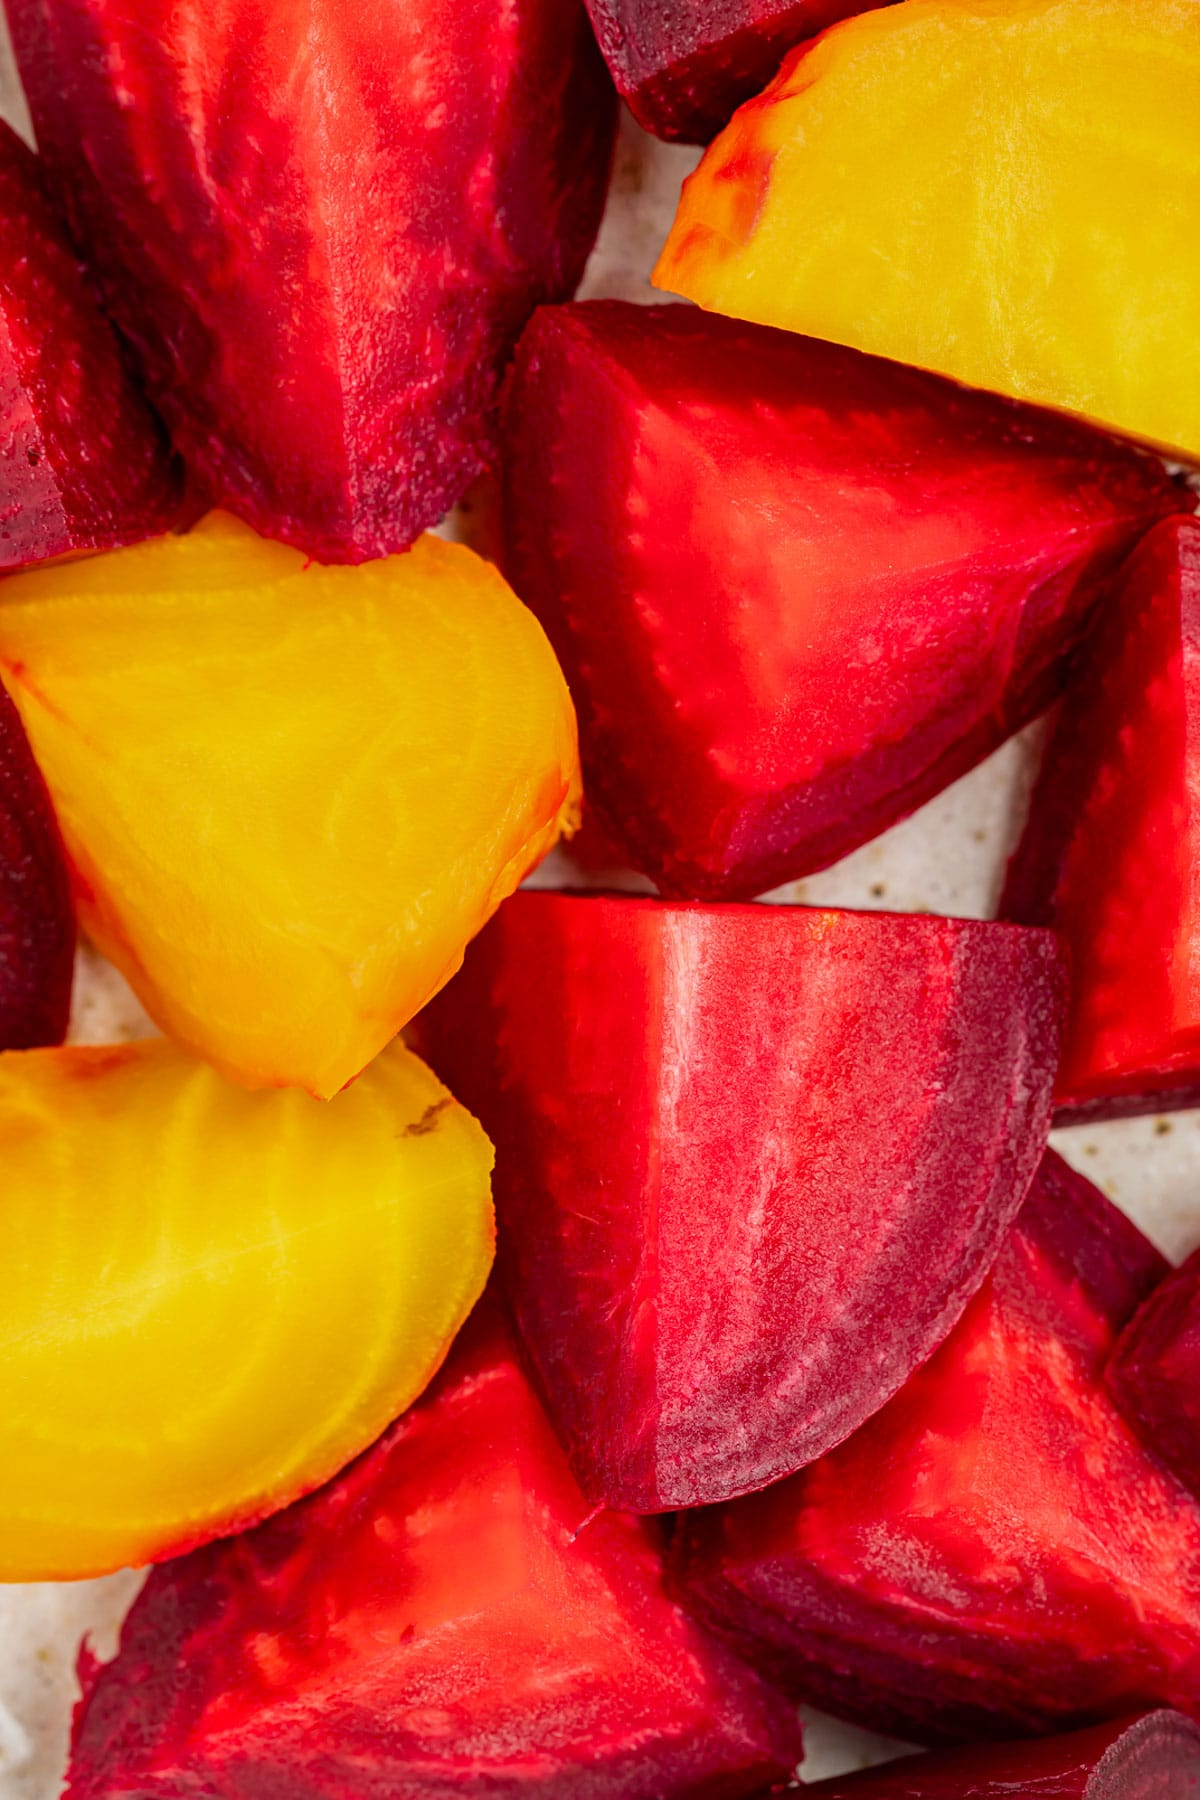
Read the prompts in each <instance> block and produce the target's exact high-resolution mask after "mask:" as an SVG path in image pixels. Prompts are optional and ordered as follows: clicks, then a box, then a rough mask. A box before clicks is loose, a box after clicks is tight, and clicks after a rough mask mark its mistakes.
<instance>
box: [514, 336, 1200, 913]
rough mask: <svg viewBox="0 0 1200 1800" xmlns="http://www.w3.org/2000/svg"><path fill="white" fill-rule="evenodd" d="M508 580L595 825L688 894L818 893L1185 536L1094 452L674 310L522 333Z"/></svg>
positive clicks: (1152, 479)
mask: <svg viewBox="0 0 1200 1800" xmlns="http://www.w3.org/2000/svg"><path fill="white" fill-rule="evenodd" d="M505 460H506V465H507V482H506V494H505V501H506V528H507V539H508V541H507V547H506V552H505V556H506V567H507V571H508V574H509V576H510V578H511V579H512V581H513V584H514V586H515V587H516V589H517V592H518V593H519V594H520V595H521V597H522V599H524V600H525V601H526V602H527V603H528V604H529V605H530V606H532V607H533V609H534V610H535V612H537V614H538V616H539V617H540V618H541V620H542V622H543V624H544V625H545V627H546V629H547V631H548V633H549V635H550V637H551V639H552V640H553V642H554V646H555V648H556V650H557V651H558V654H559V657H560V659H561V660H562V662H563V666H564V668H565V670H566V673H567V677H568V680H569V681H570V683H571V688H572V692H573V694H574V696H575V702H576V706H577V708H578V711H579V722H580V729H581V734H582V742H583V756H584V771H585V777H586V782H587V787H588V792H589V794H590V796H591V800H592V803H593V804H594V805H595V806H596V807H597V809H598V810H599V811H600V813H601V814H602V819H603V823H604V825H605V826H606V828H607V829H608V831H609V833H610V835H612V836H613V837H614V839H615V840H616V841H618V842H619V843H621V844H622V845H623V846H624V848H625V850H626V854H627V855H628V856H629V857H630V858H631V859H632V861H633V863H634V864H635V866H636V867H637V868H639V869H642V870H644V871H645V872H646V873H647V874H649V875H651V876H653V877H654V879H655V880H656V881H657V882H658V883H659V885H660V886H661V887H662V888H663V890H664V891H666V892H670V893H675V894H687V895H691V896H693V897H696V898H701V899H729V898H736V897H738V896H744V895H750V894H754V893H759V892H762V891H763V890H764V889H766V888H768V887H770V886H772V885H774V884H775V883H778V882H782V881H785V880H788V879H791V878H793V877H796V876H800V875H805V874H808V873H811V872H812V871H813V870H814V869H818V868H820V867H822V866H823V865H824V864H826V863H829V862H833V861H834V860H836V859H837V858H838V857H840V856H843V855H844V854H846V852H848V851H850V850H853V849H854V848H855V847H856V846H857V845H859V844H861V843H863V842H864V841H865V840H866V839H868V838H870V837H872V836H874V835H875V834H876V833H877V832H879V831H882V830H883V829H884V828H885V826H888V825H891V824H893V823H894V822H895V821H896V820H897V819H899V818H901V817H903V816H904V814H906V813H908V812H911V811H912V809H913V808H914V807H916V806H918V805H920V804H921V803H922V802H923V801H925V800H927V799H929V798H930V796H931V795H933V794H935V793H936V792H937V791H938V789H939V788H941V787H944V786H945V785H946V783H947V782H949V781H952V780H953V779H954V778H955V777H956V776H958V775H961V774H963V773H964V771H965V770H967V769H969V768H970V767H971V766H972V764H973V763H975V762H977V761H978V760H979V759H980V758H981V757H982V756H984V755H986V754H987V753H988V752H989V751H990V750H992V749H994V748H995V746H996V745H997V744H999V743H1000V742H1001V740H1002V739H1003V738H1005V737H1006V736H1007V735H1008V734H1009V733H1010V732H1012V731H1013V730H1015V729H1016V728H1017V727H1018V726H1019V725H1022V724H1023V723H1024V722H1025V721H1026V720H1027V719H1029V718H1031V717H1032V716H1033V715H1034V714H1035V713H1036V712H1037V711H1038V710H1039V709H1040V708H1042V707H1043V706H1045V705H1046V704H1048V702H1049V701H1050V700H1051V699H1052V698H1053V697H1054V695H1055V693H1056V692H1057V691H1058V689H1059V687H1060V685H1061V682H1062V680H1063V679H1064V676H1065V659H1066V653H1067V652H1068V651H1069V650H1070V649H1071V648H1073V646H1074V645H1075V643H1076V641H1077V639H1078V637H1079V636H1080V634H1081V631H1082V629H1083V627H1084V625H1085V624H1086V622H1087V618H1088V613H1089V609H1090V607H1091V604H1092V601H1093V598H1094V594H1095V591H1096V585H1097V581H1098V578H1099V577H1100V576H1101V575H1102V574H1106V573H1107V572H1108V571H1109V570H1110V569H1111V568H1112V566H1113V565H1114V563H1115V562H1117V561H1118V560H1119V559H1120V558H1121V557H1122V556H1123V555H1124V554H1125V552H1126V551H1127V550H1128V549H1129V548H1130V547H1131V545H1132V544H1133V542H1134V541H1135V540H1136V539H1137V537H1138V536H1139V535H1140V533H1141V532H1142V531H1143V530H1144V529H1145V528H1146V527H1147V526H1148V525H1151V524H1153V523H1154V522H1155V521H1156V520H1157V519H1158V518H1159V517H1161V516H1163V515H1164V514H1166V513H1169V512H1172V511H1176V512H1178V511H1179V510H1180V509H1181V506H1182V504H1183V502H1182V500H1181V497H1180V490H1179V489H1178V488H1177V487H1175V485H1174V484H1173V483H1171V482H1170V481H1169V480H1168V479H1167V477H1166V475H1165V474H1164V472H1163V470H1162V467H1161V465H1160V464H1158V463H1156V462H1155V461H1153V460H1152V459H1150V458H1148V457H1147V456H1145V455H1143V454H1142V453H1141V452H1139V451H1137V450H1134V449H1131V448H1130V447H1128V446H1125V445H1120V444H1117V443H1116V442H1114V441H1113V440H1110V439H1108V438H1105V437H1103V436H1101V435H1100V434H1099V433H1097V432H1095V431H1093V430H1091V429H1090V428H1088V427H1087V426H1083V425H1079V424H1076V423H1074V422H1071V421H1068V420H1065V419H1060V418H1057V417H1055V416H1052V415H1049V414H1046V413H1041V412H1037V411H1034V410H1032V409H1029V408H1022V407H1020V406H1018V405H1016V404H1014V403H1013V402H1011V401H1006V400H1001V399H997V398H995V397H993V396H989V395H984V394H979V393H973V392H970V391H968V390H966V389H963V388H958V387H955V386H954V385H953V384H951V383H949V382H946V381H944V380H941V379H939V378H938V377H936V376H932V375H925V374H922V373H920V372H919V371H917V370H914V369H906V368H903V367H901V366H899V365H898V364H895V363H887V362H883V361H880V360H878V359H876V358H872V357H867V356H861V355H859V354H858V353H857V352H856V351H853V350H845V349H842V348H839V347H838V346H835V345H832V344H825V343H820V342H817V341H816V340H814V339H807V338H800V337H795V336H793V335H791V334H790V333H787V332H775V331H770V330H766V329H764V328H763V327H760V326H753V325H744V324H740V323H738V322H736V321H733V320H728V319H723V318H718V317H715V316H713V315H711V314H705V313H702V312H700V311H699V310H698V309H694V308H687V307H653V308H650V307H642V306H631V305H623V304H621V303H620V302H615V301H600V302H591V303H587V304H583V305H579V306H570V307H560V308H555V309H552V310H547V311H545V312H541V313H539V314H538V315H537V317H536V318H535V319H534V320H533V322H532V323H531V325H530V327H529V329H528V331H527V332H526V334H525V336H524V338H523V340H522V343H521V347H520V349H519V352H518V355H517V359H516V365H515V372H514V378H513V383H512V387H511V390H510V396H509V402H508V408H507V414H506V427H505Z"/></svg>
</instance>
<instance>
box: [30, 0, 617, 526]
mask: <svg viewBox="0 0 1200 1800" xmlns="http://www.w3.org/2000/svg"><path fill="white" fill-rule="evenodd" d="M5 4H6V6H7V10H8V15H9V20H10V24H11V27H12V32H13V38H14V42H15V46H16V50H17V57H18V61H19V63H20V68H21V73H22V75H23V77H24V80H25V84H26V90H27V93H28V96H29V102H30V107H31V110H32V113H33V118H34V124H35V126H36V129H37V133H38V138H39V142H40V144H41V146H42V149H43V152H44V154H45V156H46V158H47V161H48V162H49V164H50V166H51V168H52V170H53V172H54V174H55V176H56V178H57V181H58V182H59V184H60V186H61V189H62V192H63V194H64V196H65V198H66V201H67V203H68V206H69V211H70V216H71V220H72V223H73V226H74V229H75V232H76V234H77V237H78V239H79V242H80V244H81V245H82V246H83V247H84V248H85V249H86V251H87V252H88V255H89V257H90V258H91V260H92V262H93V265H94V267H95V269H96V271H97V273H98V275H99V276H100V278H101V281H102V285H103V289H104V293H105V296H106V299H107V301H108V304H109V308H110V310H111V312H112V313H113V316H114V317H115V318H116V319H117V321H118V323H119V324H120V325H121V327H122V329H123V330H124V331H125V333H126V334H127V336H128V337H129V339H130V341H131V342H132V344H133V345H134V346H135V348H136V350H137V352H138V356H139V359H140V363H141V366H142V369H143V371H144V374H145V377H146V380H147V382H148V384H149V386H150V389H151V392H152V395H153V397H154V398H155V399H156V400H157V402H158V404H159V406H160V407H161V409H162V411H163V414H164V416H165V417H166V419H167V422H168V424H169V425H170V427H171V430H172V432H173V433H174V436H175V439H176V442H177V443H178V445H179V447H180V448H181V449H182V450H183V451H184V453H185V455H186V457H187V459H188V461H189V463H190V464H191V466H192V468H193V470H194V472H195V474H196V476H197V477H198V479H199V480H200V482H201V483H202V484H204V485H205V486H207V488H208V489H209V490H210V491H211V494H212V496H213V498H214V499H216V500H218V501H221V502H223V503H224V504H226V505H227V506H229V507H230V508H231V509H232V510H233V511H234V512H237V513H240V514H241V516H242V517H243V518H245V519H248V520H249V521H250V523H251V524H253V525H255V526H256V527H257V528H258V529H259V530H260V531H262V532H264V533H265V534H267V535H268V536H273V537H281V538H285V539H287V540H288V541H289V542H292V543H295V544H298V545H300V546H301V547H302V548H304V549H305V550H307V551H309V552H310V553H311V554H312V555H314V556H317V557H319V558H320V559H322V560H323V561H329V562H343V561H344V562H355V561H359V560H361V559H362V558H364V557H371V556H379V555H382V554H384V553H385V552H387V551H390V550H396V549H399V548H402V547H403V546H404V545H406V544H408V543H409V542H411V540H412V539H413V538H414V537H415V536H416V535H417V533H418V532H419V531H420V530H421V529H422V528H423V527H424V526H426V525H430V524H432V523H433V522H434V521H435V520H436V519H437V518H438V517H439V516H440V515H441V514H442V513H443V512H444V511H445V510H446V508H447V507H448V506H449V505H450V504H451V503H452V502H453V501H454V500H456V499H457V498H458V496H459V494H460V493H461V492H462V490H463V488H464V487H465V486H466V485H467V483H468V481H469V480H470V478H471V477H472V476H473V475H474V474H475V472H476V471H477V470H478V469H479V468H480V466H481V464H482V463H483V462H484V461H485V460H486V458H487V457H488V455H489V453H490V449H491V444H492V437H493V433H494V420H493V417H492V413H493V408H494V402H495V398H496V387H497V381H498V378H499V372H500V369H501V367H502V365H503V363H504V362H505V360H506V359H507V357H508V354H509V352H510V351H511V348H512V345H513V343H514V341H515V339H516V336H517V334H518V332H519V331H520V329H521V326H522V325H523V323H524V321H525V319H526V318H527V316H528V314H529V312H530V310H531V309H532V307H533V306H534V305H535V304H536V303H537V302H538V301H539V300H546V299H561V298H564V297H565V296H567V295H569V294H570V293H571V292H572V291H573V290H574V287H575V284H576V282H577V281H578V279H579V276H580V274H581V273H582V270H583V265H584V261H585V260H586V257H587V254H588V251H589V249H590V248H591V244H592V240H593V237H594V235H595V231H596V227H597V224H598V221H599V218H600V212H601V208H602V206H603V201H604V193H605V188H606V185H607V178H608V168H609V159H610V153H611V140H612V131H613V123H614V116H615V99H614V96H613V93H612V89H611V86H610V84H609V81H608V78H607V75H606V74H605V71H604V66H603V63H602V61H601V59H600V56H599V54H598V52H597V50H596V47H595V44H594V42H593V41H592V34H591V31H590V29H589V26H588V21H587V15H586V13H585V12H584V9H583V5H582V0H510V3H509V4H507V5H505V6H504V7H502V8H500V9H499V10H498V9H497V8H496V7H495V5H493V4H491V3H490V0H278V3H277V4H272V5H270V6H264V5H263V4H262V3H261V0H222V3H221V4H218V5H210V6H180V5H179V4H177V0H5Z"/></svg>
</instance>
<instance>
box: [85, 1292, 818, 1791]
mask: <svg viewBox="0 0 1200 1800" xmlns="http://www.w3.org/2000/svg"><path fill="white" fill-rule="evenodd" d="M587 1511H588V1509H587V1505H586V1502H585V1501H584V1499H583V1497H582V1495H581V1494H580V1492H579V1489H578V1488H577V1486H576V1485H575V1483H574V1481H573V1480H572V1479H571V1476H570V1474H569V1473H568V1471H567V1467H566V1464H565V1463H564V1461H563V1459H562V1454H561V1452H560V1451H559V1449H558V1446H557V1444H556V1443H555V1441H554V1438H553V1435H552V1433H551V1431H550V1428H549V1426H548V1425H547V1423H546V1420H545V1417H544V1415H543V1413H542V1412H541V1409H540V1408H539V1406H538V1404H537V1402H536V1400H535V1399H534V1397H533V1395H532V1393H531V1391H530V1389H529V1386H528V1383H527V1381H526V1379H525V1377H524V1375H523V1374H522V1373H521V1370H520V1367H519V1365H518V1363H517V1361H516V1360H515V1356H514V1352H513V1349H512V1345H511V1342H510V1340H509V1338H508V1336H507V1333H506V1332H505V1331H504V1330H503V1329H502V1328H501V1327H500V1325H499V1324H498V1323H497V1321H496V1320H495V1319H494V1318H493V1319H488V1318H486V1317H485V1318H484V1319H479V1318H477V1319H476V1320H475V1321H474V1322H473V1323H472V1324H471V1325H468V1327H467V1330H466V1332H465V1333H464V1335H463V1337H462V1339H460V1341H459V1344H458V1345H457V1346H456V1348H455V1349H454V1350H453V1351H452V1353H451V1358H450V1361H449V1363H448V1365H447V1367H446V1369H445V1370H444V1371H443V1374H442V1376H441V1377H440V1378H439V1380H438V1381H437V1382H436V1383H435V1385H434V1387H433V1388H431V1389H430V1390H429V1392H428V1393H427V1394H426V1395H425V1396H424V1397H423V1398H422V1400H420V1401H419V1402H418V1403H417V1405H416V1406H414V1407H413V1408H412V1410H411V1411H410V1412H408V1413H407V1414H405V1415H404V1417H403V1418H402V1419H400V1420H399V1422H398V1423H397V1424H396V1425H394V1426H393V1427H392V1428H391V1430H390V1431H389V1432H388V1433H387V1434H386V1435H385V1436H384V1437H383V1438H382V1439H381V1440H380V1442H379V1443H378V1444H377V1445H376V1447H375V1448H374V1449H373V1450H371V1451H368V1453H367V1455H366V1456H364V1457H362V1458H361V1459H360V1460H359V1461H358V1462H357V1463H355V1464H353V1465H352V1466H351V1467H350V1468H349V1469H348V1470H346V1471H345V1472H344V1473H343V1474H342V1475H340V1476H339V1477H338V1479H337V1480H336V1481H335V1482H333V1483H332V1485H331V1486H329V1487H327V1488H324V1489H322V1490H321V1491H320V1492H319V1493H317V1494H315V1495H313V1496H312V1497H311V1498H309V1499H308V1500H304V1501H301V1502H300V1504H299V1505H297V1506H294V1507H292V1508H291V1509H290V1510H289V1511H287V1512H284V1513H280V1514H278V1515H277V1516H276V1517H275V1518H274V1519H272V1520H271V1521H269V1522H268V1523H267V1524H265V1525H262V1526H260V1527H258V1528H257V1529H256V1530H255V1531H252V1532H250V1533H248V1534H247V1535H245V1536H243V1537H240V1538H232V1539H227V1540H226V1541H225V1542H223V1543H219V1544H212V1545H209V1546H207V1547H206V1548H205V1549H203V1550H199V1551H196V1552H195V1553H193V1554H192V1555H190V1556H187V1557H184V1558H183V1559H182V1560H180V1561H177V1562H174V1563H167V1564H164V1565H162V1566H161V1567H159V1568H157V1569H156V1570H155V1571H154V1572H153V1574H152V1575H151V1577H150V1580H149V1582H148V1584H147V1586H146V1588H145V1590H144V1591H143V1593H142V1595H141V1597H140V1599H139V1600H138V1601H137V1603H136V1605H135V1606H134V1609H133V1611H132V1613H131V1614H130V1616H129V1619H128V1621H127V1623H126V1625H125V1629H124V1632H123V1634H122V1638H121V1649H120V1653H119V1655H118V1657H117V1659H116V1661H115V1662H113V1663H111V1664H110V1665H109V1666H108V1667H107V1668H103V1669H97V1668H96V1667H95V1666H94V1665H93V1666H91V1667H89V1668H87V1669H86V1670H85V1671H84V1688H85V1693H84V1699H83V1701H82V1704H81V1706H80V1708H79V1710H78V1712H77V1714H76V1721H75V1733H74V1745H73V1750H72V1755H71V1766H70V1775H69V1784H68V1792H69V1794H70V1796H71V1800H122V1797H124V1800H133V1797H134V1796H137V1800H195V1797H196V1796H198V1795H218V1794H219V1795H221V1796H222V1797H223V1800H268V1796H270V1797H271V1800H275V1797H278V1796H283V1795H286V1796H287V1797H288V1800H396V1797H397V1796H400V1795H403V1797H404V1800H444V1797H445V1796H446V1795H447V1794H451V1793H458V1792H462V1793H472V1794H479V1795H485V1794H486V1795H488V1796H489V1797H491V1800H523V1797H524V1796H529V1797H530V1800H535V1797H536V1800H627V1797H631V1796H637V1795H644V1796H650V1795H654V1796H661V1797H662V1800H671V1797H673V1796H676V1795H678V1796H683V1795H689V1796H690V1795H693V1794H694V1795H701V1794H703V1795H704V1796H706V1797H707V1796H711V1797H712V1800H725V1797H728V1800H736V1797H737V1796H739V1795H743V1794H746V1793H749V1792H752V1791H753V1790H754V1789H755V1788H756V1787H757V1786H759V1785H761V1784H765V1783H768V1782H770V1781H771V1780H772V1779H775V1778H779V1777H782V1776H784V1775H786V1774H787V1773H788V1772H789V1771H790V1769H791V1768H792V1766H793V1765H794V1764H795V1762H796V1761H797V1759H798V1757H799V1755H800V1727H799V1725H798V1723H797V1721H796V1716H795V1713H794V1711H793V1710H792V1708H791V1707H789V1706H788V1705H786V1704H785V1703H784V1702H782V1701H781V1700H780V1699H779V1697H778V1696H777V1695H775V1694H774V1693H772V1692H771V1691H770V1690H769V1689H767V1688H765V1687H763V1686H762V1685H760V1683H759V1682H758V1680H757V1679H756V1678H755V1677H754V1676H753V1675H752V1674H751V1673H750V1672H749V1670H747V1669H746V1668H744V1667H743V1666H742V1665H741V1664H740V1663H738V1662H737V1661H736V1660H735V1659H734V1658H733V1657H732V1656H730V1654H729V1653H728V1652H727V1651H725V1650H723V1649H722V1648H721V1647H720V1645H718V1644H716V1643H715V1642H714V1641H712V1640H711V1639H709V1638H707V1637H706V1636H705V1634H704V1632H703V1631H702V1630H701V1629H700V1627H699V1626H697V1625H695V1624H694V1623H692V1622H691V1621H690V1620H689V1618H688V1616H687V1615H686V1614H685V1613H684V1612H683V1611H682V1610H681V1609H680V1608H679V1607H678V1606H677V1605H676V1604H674V1603H673V1602H672V1601H671V1600H670V1599H668V1597H667V1596H666V1594H665V1592H664V1590H663V1584H662V1566H661V1557H660V1552H659V1543H658V1538H657V1535H656V1533H655V1530H654V1529H653V1527H652V1526H651V1525H649V1524H648V1523H646V1522H644V1521H640V1520H637V1519H631V1518H627V1517H618V1516H616V1515H614V1514H610V1515H606V1516H604V1517H602V1518H599V1519H595V1520H593V1521H592V1522H591V1523H587V1524H585V1519H586V1515H587Z"/></svg>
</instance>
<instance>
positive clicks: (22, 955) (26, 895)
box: [0, 273, 75, 1050]
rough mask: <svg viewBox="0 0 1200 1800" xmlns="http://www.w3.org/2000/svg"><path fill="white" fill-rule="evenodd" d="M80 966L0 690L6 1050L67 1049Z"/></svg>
mask: <svg viewBox="0 0 1200 1800" xmlns="http://www.w3.org/2000/svg"><path fill="white" fill-rule="evenodd" d="M0 279H2V273H0ZM74 960H75V913H74V909H73V907H72V903H71V889H70V882H69V879H68V876H67V867H66V859H65V857H64V855H63V848H62V842H61V840H60V838H59V835H58V826H57V824H56V823H55V819H54V814H53V812H52V811H51V808H50V796H49V795H48V794H47V792H46V788H45V783H44V782H43V781H42V777H41V774H40V772H39V770H38V767H37V764H36V763H35V762H34V760H33V753H32V751H31V750H30V748H29V742H28V740H27V738H26V736H25V732H24V728H23V727H22V725H21V721H20V719H19V718H18V716H17V709H16V707H15V706H14V705H13V703H12V701H11V700H10V699H9V697H8V695H7V694H6V693H5V691H4V689H3V688H2V687H0V1050H30V1049H32V1048H34V1046H35V1045H38V1044H61V1043H62V1040H63V1038H64V1037H65V1035H66V1030H67V1017H68V1014H69V1012H70V1009H71V974H72V969H73V967H74Z"/></svg>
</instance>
